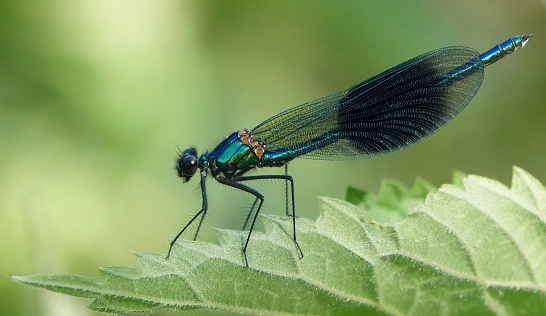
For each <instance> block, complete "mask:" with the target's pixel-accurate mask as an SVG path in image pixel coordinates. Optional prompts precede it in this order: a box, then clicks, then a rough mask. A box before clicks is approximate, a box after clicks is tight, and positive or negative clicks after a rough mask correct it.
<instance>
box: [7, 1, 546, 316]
mask: <svg viewBox="0 0 546 316" xmlns="http://www.w3.org/2000/svg"><path fill="white" fill-rule="evenodd" d="M545 31H546V2H545V1H531V0H523V1H512V0H506V1H480V2H476V1H470V0H465V1H405V2H401V1H333V0H332V1H288V0H286V1H262V2H258V1H151V0H149V1H144V0H143V1H128V0H99V1H97V0H94V1H88V0H84V1H70V0H48V1H41V2H37V1H32V2H27V1H13V0H4V1H1V2H0V225H1V226H0V247H1V248H0V249H1V257H0V276H1V277H0V314H1V315H85V314H86V313H87V314H89V315H93V314H96V313H94V312H91V311H87V310H86V309H85V308H84V304H86V303H87V302H86V301H85V300H81V299H76V298H71V297H68V296H64V295H60V294H54V293H48V292H46V291H41V290H37V289H30V288H27V287H24V286H21V285H18V284H15V283H13V282H11V281H10V280H9V278H8V275H9V274H29V273H65V272H66V273H79V274H87V275H92V276H98V270H97V267H98V266H100V265H108V264H134V263H135V260H134V257H133V255H132V253H131V250H145V251H153V252H162V253H166V251H167V249H168V240H167V238H169V237H173V236H174V235H175V234H176V233H177V232H178V230H179V229H180V228H181V227H182V225H183V224H185V222H186V221H187V220H188V219H189V217H190V216H191V215H193V214H194V213H195V211H196V210H197V209H199V207H200V203H201V202H200V196H199V193H198V182H199V181H198V179H197V177H196V178H195V179H192V181H190V183H186V184H182V182H181V181H180V179H178V178H177V177H176V176H175V173H174V171H173V165H174V158H175V155H176V153H175V152H176V147H177V146H180V148H181V149H185V148H187V147H189V146H197V148H198V150H199V152H200V153H202V152H204V151H205V150H210V149H211V148H213V147H214V146H215V145H216V144H217V143H218V142H219V141H220V140H222V138H223V137H224V136H226V135H227V134H229V133H231V132H233V131H236V130H239V129H242V128H252V127H254V126H255V125H257V124H258V123H260V122H262V121H263V120H265V119H267V118H268V117H270V116H272V115H274V114H277V113H279V112H281V111H283V110H286V109H288V108H290V107H292V106H296V105H298V104H301V103H304V102H307V101H310V100H313V99H316V98H319V97H322V96H325V95H328V94H331V93H335V92H338V91H341V90H343V89H346V88H348V87H350V86H352V85H354V84H356V83H358V82H360V81H362V80H364V79H366V78H368V77H370V76H372V75H375V74H377V73H379V72H381V71H383V70H385V69H387V68H389V67H391V66H394V65H396V64H398V63H400V62H403V61H405V60H407V59H410V58H412V57H414V56H417V55H419V54H421V53H424V52H427V51H430V50H433V49H436V48H440V47H444V46H450V45H465V46H470V47H473V48H475V49H476V50H478V51H480V52H483V51H485V50H487V49H489V48H491V47H493V46H494V45H495V44H497V43H500V42H502V41H504V40H506V39H508V38H509V37H512V36H516V35H521V34H524V33H534V34H535V37H534V38H532V39H531V41H530V42H529V43H528V45H527V46H526V47H525V49H523V50H521V51H518V52H517V53H516V54H514V55H511V56H508V57H507V58H505V59H504V60H502V61H501V62H498V63H497V64H495V65H493V66H491V67H488V68H487V69H486V72H485V80H484V83H483V85H482V88H481V90H480V92H479V93H478V94H477V96H476V97H475V98H474V100H473V101H472V102H471V103H470V105H469V106H468V107H467V109H466V110H465V111H464V112H463V113H462V114H461V115H459V117H457V118H456V119H455V120H454V121H453V122H452V123H451V124H449V125H448V126H447V127H445V128H444V129H443V130H441V131H440V132H439V133H437V134H436V135H434V136H433V137H431V138H429V139H427V140H426V141H425V142H423V143H420V144H418V145H417V146H415V147H413V148H410V149H407V150H405V151H402V152H399V153H396V154H393V155H390V156H385V157H381V158H375V159H369V160H361V161H347V162H328V161H311V160H303V159H298V160H296V161H294V162H292V163H291V164H290V168H289V171H290V173H291V174H292V175H293V176H294V178H295V181H296V182H295V183H296V199H297V210H298V214H299V215H301V216H306V217H311V218H315V217H316V216H317V215H318V203H317V196H323V195H324V196H331V197H335V198H344V195H345V190H346V188H347V186H348V185H353V186H356V187H358V188H361V189H365V190H369V191H377V190H378V188H379V185H380V183H381V181H382V179H385V178H395V179H399V180H401V181H402V182H404V183H406V184H408V185H410V184H411V183H412V182H413V180H414V178H415V177H417V176H421V177H424V178H426V179H428V180H429V181H430V182H432V183H433V184H435V185H440V184H442V183H446V182H449V181H450V180H451V175H452V172H453V170H455V169H459V170H462V171H464V172H467V173H474V174H479V175H484V176H487V177H492V178H495V179H499V180H501V181H503V182H504V183H506V184H509V181H510V177H511V167H512V166H513V165H517V166H520V167H523V168H524V169H526V170H527V171H530V172H531V173H532V174H534V175H535V176H536V177H538V178H539V179H541V180H542V181H546V164H545V163H544V161H545V158H544V157H545V156H546V141H545V139H546V85H545V83H546V58H545V57H544V56H545V52H546V32H545ZM274 171H275V172H277V171H281V170H274ZM258 188H259V190H261V191H262V192H264V194H265V195H266V206H265V209H264V212H267V213H272V214H278V215H282V214H283V212H284V209H283V205H284V204H283V203H284V200H283V194H282V193H283V191H282V185H280V184H277V183H270V182H262V183H260V184H259V185H258ZM208 192H209V196H210V212H209V217H208V218H207V220H206V222H205V225H204V227H203V229H202V232H201V235H200V239H201V240H208V241H214V240H215V236H214V230H213V229H212V227H222V228H230V229H239V228H240V226H241V224H242V220H243V218H244V216H245V210H246V207H248V206H249V205H250V204H251V202H252V199H251V198H249V197H248V196H245V195H244V194H242V193H239V192H237V191H235V190H232V189H226V188H223V187H221V186H220V185H219V184H217V183H216V182H215V181H214V180H212V179H210V181H209V182H208ZM185 237H186V238H190V237H191V234H190V235H186V236H185Z"/></svg>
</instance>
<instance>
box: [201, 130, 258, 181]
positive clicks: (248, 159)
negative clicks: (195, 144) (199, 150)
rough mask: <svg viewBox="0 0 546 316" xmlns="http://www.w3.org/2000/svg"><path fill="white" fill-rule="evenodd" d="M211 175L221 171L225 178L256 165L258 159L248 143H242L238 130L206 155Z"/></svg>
mask: <svg viewBox="0 0 546 316" xmlns="http://www.w3.org/2000/svg"><path fill="white" fill-rule="evenodd" d="M208 161H209V163H210V169H211V173H212V175H214V176H216V175H218V174H219V173H223V174H224V175H225V177H226V178H231V177H233V176H234V175H235V174H236V173H239V172H245V171H248V170H249V169H252V168H255V167H258V166H259V165H260V159H259V158H258V157H257V156H256V154H255V153H254V150H253V149H252V147H251V146H250V145H249V144H244V143H243V142H242V141H241V140H240V139H239V135H238V132H235V133H233V134H231V135H230V136H228V137H227V138H226V139H225V140H224V141H223V142H222V143H220V144H219V145H218V146H216V148H214V150H213V151H212V152H211V153H210V154H209V155H208Z"/></svg>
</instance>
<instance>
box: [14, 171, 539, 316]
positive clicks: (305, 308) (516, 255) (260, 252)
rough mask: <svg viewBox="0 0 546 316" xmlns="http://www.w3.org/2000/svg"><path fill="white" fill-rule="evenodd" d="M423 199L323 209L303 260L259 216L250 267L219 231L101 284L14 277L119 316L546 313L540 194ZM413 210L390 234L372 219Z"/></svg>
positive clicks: (235, 238)
mask: <svg viewBox="0 0 546 316" xmlns="http://www.w3.org/2000/svg"><path fill="white" fill-rule="evenodd" d="M431 188H432V187H431V186H430V185H429V184H428V183H426V182H425V181H423V180H418V181H417V182H416V184H415V185H414V186H413V188H412V189H411V190H407V189H405V188H404V187H402V186H400V185H398V184H394V183H392V182H389V183H384V184H383V186H382V189H381V193H380V194H379V195H378V196H377V197H373V198H372V195H369V194H361V195H360V196H361V199H360V202H361V203H363V204H365V205H366V209H365V210H363V209H362V208H359V207H357V206H355V205H352V204H350V203H347V202H343V201H339V200H334V199H330V198H321V199H320V205H321V214H320V216H319V218H318V219H317V220H316V221H311V220H307V219H303V218H299V219H297V228H298V231H297V233H298V235H297V236H298V241H299V244H300V246H301V248H302V250H303V252H304V254H305V256H304V257H303V258H302V259H301V260H298V255H297V252H296V249H295V245H294V243H293V241H292V239H291V236H290V233H289V232H290V231H291V222H290V219H285V218H280V217H276V216H270V215H264V216H262V217H261V219H262V221H263V222H264V225H265V232H255V233H253V235H252V239H251V241H250V244H249V248H248V260H249V264H250V266H251V268H246V267H244V264H243V258H242V253H241V249H242V246H243V242H244V240H245V238H246V233H245V232H239V231H230V230H218V235H219V239H220V245H215V244H210V243H204V242H192V241H180V242H179V243H177V245H176V247H175V248H174V253H173V254H172V257H171V259H170V260H166V259H165V258H164V254H155V253H148V252H136V253H135V254H136V257H137V261H138V265H137V266H136V267H123V266H109V267H102V268H101V269H100V271H101V277H100V279H99V280H96V279H92V278H89V277H85V276H78V275H66V274H61V275H28V276H12V278H13V279H14V280H15V281H17V282H20V283H23V284H27V285H31V286H36V287H42V288H46V289H48V290H52V291H57V292H62V293H66V294H70V295H74V296H79V297H87V298H93V299H94V300H93V302H92V303H91V305H89V307H90V308H91V309H94V310H100V311H104V312H112V313H119V314H124V313H131V312H146V311H158V310H170V311H173V312H180V309H197V310H203V309H209V311H211V309H212V310H214V311H220V312H221V311H224V312H236V313H242V314H249V315H250V314H287V315H292V314H298V315H321V314H343V315H377V314H381V315H384V314H392V315H406V314H408V315H430V314H444V315H467V314H475V315H520V314H529V315H541V314H546V190H545V188H544V186H543V185H542V184H541V183H540V182H538V180H536V179H535V178H533V177H532V176H531V175H529V174H528V173H527V172H525V171H523V170H522V169H519V168H514V174H513V182H512V188H511V189H509V188H507V187H506V186H504V185H502V184H500V183H498V182H496V181H493V180H490V179H487V178H483V177H478V176H466V177H464V178H461V179H460V186H455V185H444V186H442V187H441V188H440V189H438V190H432V191H431ZM429 191H430V193H428V195H426V194H427V192H429ZM425 195H426V199H425V200H424V201H423V200H422V199H423V198H425ZM419 199H421V201H423V202H422V203H417V204H416V205H414V206H413V208H412V209H411V211H410V212H409V213H407V216H406V217H405V218H403V219H401V220H399V221H397V222H396V223H394V224H379V223H378V221H376V220H375V218H374V217H372V216H371V215H370V214H376V213H377V211H378V210H383V211H385V210H388V211H391V212H392V210H394V211H395V213H396V212H399V211H400V210H401V209H402V208H403V207H404V206H405V205H407V203H409V202H408V201H412V202H411V203H414V202H415V201H417V200H419ZM404 212H405V211H404Z"/></svg>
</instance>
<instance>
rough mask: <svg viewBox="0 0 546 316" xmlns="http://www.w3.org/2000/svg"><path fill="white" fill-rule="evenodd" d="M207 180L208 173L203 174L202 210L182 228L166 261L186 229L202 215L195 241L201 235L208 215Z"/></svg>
mask: <svg viewBox="0 0 546 316" xmlns="http://www.w3.org/2000/svg"><path fill="white" fill-rule="evenodd" d="M206 179H207V173H206V171H205V172H201V196H202V199H203V203H202V205H201V210H200V211H199V212H197V214H195V215H194V216H193V217H192V219H191V220H190V221H189V222H188V223H187V224H186V226H184V228H182V230H181V231H180V232H179V233H178V234H177V235H176V237H174V239H173V240H172V241H171V245H170V246H169V252H168V253H167V257H166V259H169V257H170V256H171V251H172V249H173V246H174V244H175V243H176V240H178V237H180V236H181V235H182V234H183V233H184V231H186V229H187V228H188V227H190V225H191V224H192V223H193V221H194V220H196V219H197V218H198V217H199V216H200V215H201V220H200V221H199V226H198V227H197V231H196V232H195V237H194V238H193V240H195V239H197V234H199V229H200V228H201V224H203V219H204V218H205V215H206V214H207V208H208V201H207V189H206V186H205V181H206Z"/></svg>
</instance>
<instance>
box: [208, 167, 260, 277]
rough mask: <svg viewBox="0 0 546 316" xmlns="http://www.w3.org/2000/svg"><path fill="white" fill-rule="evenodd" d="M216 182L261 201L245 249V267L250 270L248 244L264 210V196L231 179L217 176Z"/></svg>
mask: <svg viewBox="0 0 546 316" xmlns="http://www.w3.org/2000/svg"><path fill="white" fill-rule="evenodd" d="M216 180H218V182H220V183H222V184H225V185H228V186H230V187H234V188H236V189H239V190H242V191H245V192H248V193H250V194H252V195H254V196H255V197H256V200H260V204H259V205H258V208H257V209H256V214H255V215H254V218H253V219H252V224H251V225H250V230H249V231H248V236H247V237H246V242H245V246H244V247H243V256H244V259H245V265H246V267H247V268H248V258H247V257H246V249H247V247H248V242H249V241H250V236H251V235H252V231H253V230H254V224H256V218H258V214H260V209H261V208H262V204H263V203H264V196H263V195H262V194H261V193H260V192H258V191H256V190H254V189H253V188H251V187H248V186H246V185H244V184H241V183H237V182H236V181H233V180H229V179H226V178H224V177H220V176H217V177H216ZM249 216H250V215H249Z"/></svg>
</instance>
